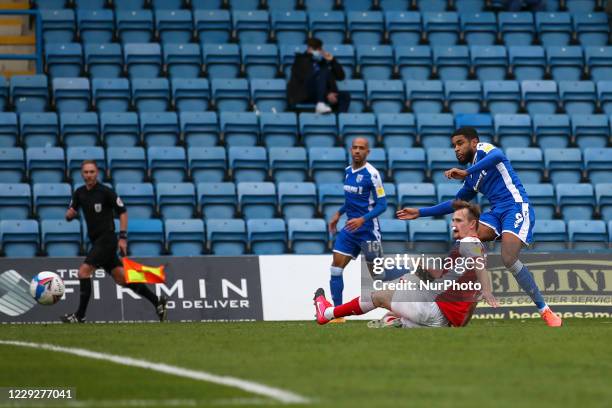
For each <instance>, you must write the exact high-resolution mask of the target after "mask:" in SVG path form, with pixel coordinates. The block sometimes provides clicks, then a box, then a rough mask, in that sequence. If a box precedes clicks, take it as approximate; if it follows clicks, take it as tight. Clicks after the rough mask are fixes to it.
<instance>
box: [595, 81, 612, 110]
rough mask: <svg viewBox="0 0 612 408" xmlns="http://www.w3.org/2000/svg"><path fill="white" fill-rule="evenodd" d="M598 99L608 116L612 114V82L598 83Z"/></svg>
mask: <svg viewBox="0 0 612 408" xmlns="http://www.w3.org/2000/svg"><path fill="white" fill-rule="evenodd" d="M597 99H599V103H600V105H601V108H602V110H603V113H605V114H606V115H610V114H612V81H599V82H597Z"/></svg>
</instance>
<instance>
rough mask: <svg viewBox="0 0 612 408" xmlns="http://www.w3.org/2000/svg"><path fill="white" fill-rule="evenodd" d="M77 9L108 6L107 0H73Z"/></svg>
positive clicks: (93, 8)
mask: <svg viewBox="0 0 612 408" xmlns="http://www.w3.org/2000/svg"><path fill="white" fill-rule="evenodd" d="M73 3H74V6H75V8H76V9H77V10H96V9H102V8H104V7H105V6H106V0H73Z"/></svg>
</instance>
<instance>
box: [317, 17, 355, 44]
mask: <svg viewBox="0 0 612 408" xmlns="http://www.w3.org/2000/svg"><path fill="white" fill-rule="evenodd" d="M308 27H309V29H310V32H311V34H312V36H313V37H316V38H319V39H320V40H321V41H323V43H324V44H342V43H343V42H344V37H345V30H346V27H345V24H344V13H343V12H341V11H309V12H308Z"/></svg>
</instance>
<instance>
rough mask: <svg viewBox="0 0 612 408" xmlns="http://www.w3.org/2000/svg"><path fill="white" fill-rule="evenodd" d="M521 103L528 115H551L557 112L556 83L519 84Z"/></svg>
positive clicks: (531, 82)
mask: <svg viewBox="0 0 612 408" xmlns="http://www.w3.org/2000/svg"><path fill="white" fill-rule="evenodd" d="M521 96H522V103H523V104H524V106H525V108H526V109H527V111H528V112H529V114H530V115H535V114H548V115H552V114H554V113H555V112H556V110H557V105H558V99H559V97H558V96H557V83H556V82H555V81H523V82H521Z"/></svg>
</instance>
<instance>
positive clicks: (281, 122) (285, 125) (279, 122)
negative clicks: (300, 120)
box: [259, 112, 298, 148]
mask: <svg viewBox="0 0 612 408" xmlns="http://www.w3.org/2000/svg"><path fill="white" fill-rule="evenodd" d="M259 131H260V134H261V138H262V141H263V143H264V144H265V145H266V146H267V147H268V148H270V147H290V146H295V145H296V144H297V139H298V128H297V116H296V115H295V114H294V113H292V112H282V113H272V112H264V113H261V114H260V115H259Z"/></svg>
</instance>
